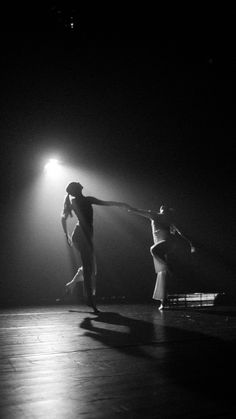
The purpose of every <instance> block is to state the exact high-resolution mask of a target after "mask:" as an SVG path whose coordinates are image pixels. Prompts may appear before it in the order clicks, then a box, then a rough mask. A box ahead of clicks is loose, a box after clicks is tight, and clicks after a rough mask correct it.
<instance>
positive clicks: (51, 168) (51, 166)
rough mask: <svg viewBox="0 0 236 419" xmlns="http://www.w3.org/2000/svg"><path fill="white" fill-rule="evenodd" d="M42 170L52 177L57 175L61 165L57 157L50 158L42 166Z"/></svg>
mask: <svg viewBox="0 0 236 419" xmlns="http://www.w3.org/2000/svg"><path fill="white" fill-rule="evenodd" d="M44 171H45V172H46V173H47V174H48V175H49V176H52V177H57V176H58V175H59V174H60V173H61V165H60V163H59V161H58V160H57V159H50V160H49V161H48V163H47V164H45V166H44Z"/></svg>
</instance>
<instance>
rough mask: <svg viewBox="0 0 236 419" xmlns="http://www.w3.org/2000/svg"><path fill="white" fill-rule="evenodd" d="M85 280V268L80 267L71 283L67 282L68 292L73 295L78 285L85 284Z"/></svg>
mask: <svg viewBox="0 0 236 419" xmlns="http://www.w3.org/2000/svg"><path fill="white" fill-rule="evenodd" d="M83 280H84V276H83V267H82V266H80V267H79V269H78V271H77V272H76V274H75V276H74V277H73V278H72V280H71V281H70V282H67V284H66V292H70V293H71V294H73V292H74V289H75V287H76V284H77V283H78V282H83Z"/></svg>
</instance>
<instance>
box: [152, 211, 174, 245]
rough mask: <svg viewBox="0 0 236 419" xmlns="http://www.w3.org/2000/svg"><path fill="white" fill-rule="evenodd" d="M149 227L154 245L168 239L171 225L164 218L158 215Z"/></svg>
mask: <svg viewBox="0 0 236 419" xmlns="http://www.w3.org/2000/svg"><path fill="white" fill-rule="evenodd" d="M151 225H152V235H153V241H154V243H155V244H157V243H160V242H162V241H165V240H168V239H169V238H170V229H171V224H170V220H169V219H168V218H167V217H166V216H164V215H163V216H162V215H160V214H159V215H158V216H157V217H156V218H155V219H152V221H151Z"/></svg>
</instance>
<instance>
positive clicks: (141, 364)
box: [0, 302, 236, 419]
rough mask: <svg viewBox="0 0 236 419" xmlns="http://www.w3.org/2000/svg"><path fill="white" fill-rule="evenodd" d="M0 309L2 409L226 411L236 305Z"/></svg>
mask: <svg viewBox="0 0 236 419" xmlns="http://www.w3.org/2000/svg"><path fill="white" fill-rule="evenodd" d="M99 308H100V309H101V311H102V312H101V313H100V314H99V315H94V314H93V313H92V312H91V311H90V309H88V308H87V307H86V306H84V305H82V304H81V305H75V304H74V305H55V306H35V307H18V308H17V307H15V308H9V309H6V308H5V309H1V311H0V373H1V380H0V417H1V419H35V418H44V419H47V418H48V419H54V418H55V419H75V418H76V419H78V418H86V419H93V418H94V419H95V418H96V419H98V418H101V419H111V418H119V417H120V418H130V419H131V418H142V419H146V418H155V419H159V418H160V419H162V418H163V419H168V418H181V419H183V418H186V419H190V418H194V419H195V418H233V417H235V414H236V397H235V381H236V362H235V354H236V307H223V306H219V307H217V306H210V307H194V308H191V307H182V308H181V307H172V308H169V309H167V310H164V311H159V310H158V309H157V307H156V306H155V304H154V303H153V302H150V304H146V303H145V304H141V303H140V304H137V303H135V304H128V303H123V304H104V305H100V306H99Z"/></svg>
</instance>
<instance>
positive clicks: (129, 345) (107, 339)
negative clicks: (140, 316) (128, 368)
mask: <svg viewBox="0 0 236 419" xmlns="http://www.w3.org/2000/svg"><path fill="white" fill-rule="evenodd" d="M80 327H81V328H82V329H85V330H87V332H86V336H89V337H91V338H92V339H94V340H97V341H99V342H101V343H102V344H104V345H105V346H108V347H111V348H116V349H117V350H119V351H122V352H125V353H129V354H130V355H133V356H141V357H148V358H150V357H151V356H150V355H149V354H148V352H147V351H145V347H144V346H145V345H146V346H147V345H151V344H152V343H153V339H154V325H153V323H151V322H148V321H145V320H137V319H133V318H130V317H126V316H123V315H121V314H119V313H115V312H106V313H100V314H99V315H98V316H97V317H95V318H91V317H86V318H85V319H84V320H83V321H82V322H81V323H80ZM151 358H153V357H151Z"/></svg>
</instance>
